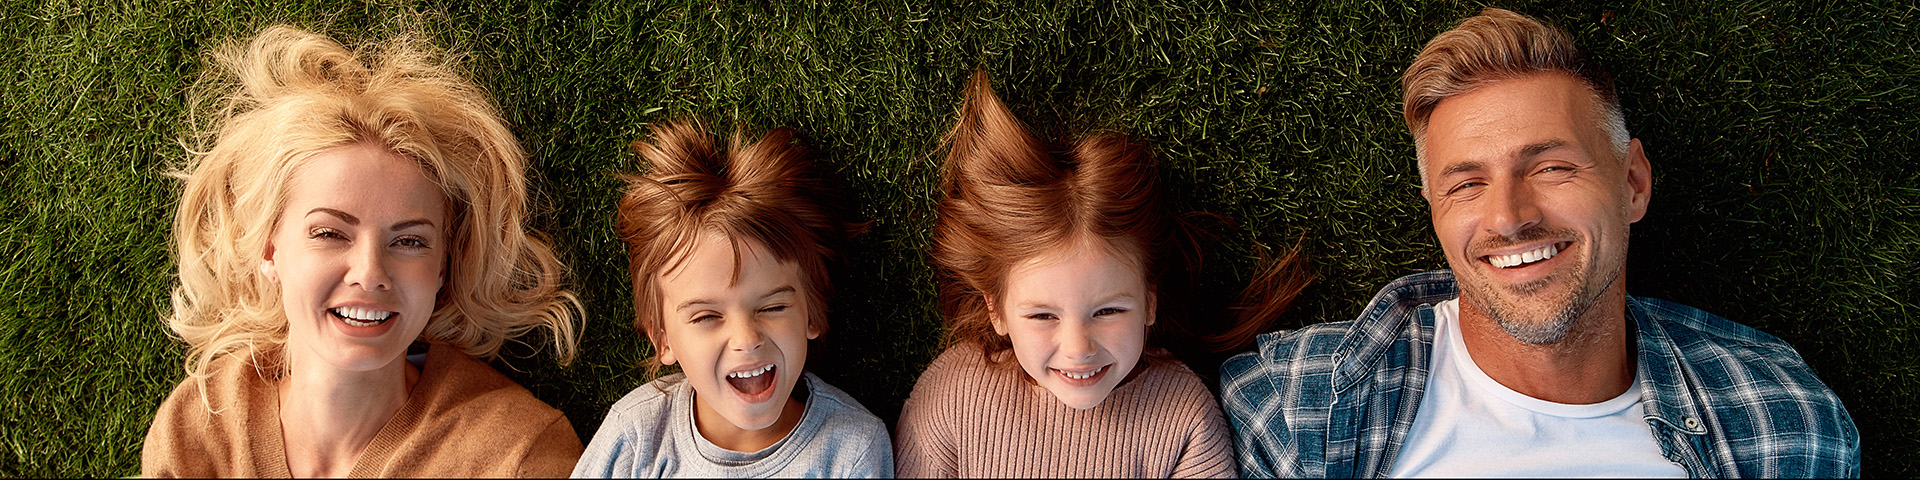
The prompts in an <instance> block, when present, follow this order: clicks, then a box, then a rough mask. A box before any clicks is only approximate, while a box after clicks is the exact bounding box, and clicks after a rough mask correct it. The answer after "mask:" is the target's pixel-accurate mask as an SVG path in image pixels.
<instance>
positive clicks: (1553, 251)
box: [1487, 243, 1560, 268]
mask: <svg viewBox="0 0 1920 480" xmlns="http://www.w3.org/2000/svg"><path fill="white" fill-rule="evenodd" d="M1559 253H1560V244H1558V243H1550V244H1547V245H1546V246H1544V247H1540V248H1536V249H1533V250H1529V251H1525V252H1520V253H1515V254H1512V255H1488V256H1487V263H1491V264H1493V266H1495V267H1500V268H1510V267H1513V266H1516V265H1522V264H1528V263H1533V262H1538V261H1541V260H1546V259H1549V258H1553V256H1554V255H1558V254H1559Z"/></svg>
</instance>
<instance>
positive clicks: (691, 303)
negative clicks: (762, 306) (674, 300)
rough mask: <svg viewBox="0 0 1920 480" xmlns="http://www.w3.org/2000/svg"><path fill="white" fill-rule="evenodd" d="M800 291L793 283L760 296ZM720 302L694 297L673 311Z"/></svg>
mask: <svg viewBox="0 0 1920 480" xmlns="http://www.w3.org/2000/svg"><path fill="white" fill-rule="evenodd" d="M799 291H800V289H798V288H794V287H793V286H792V285H786V286H782V287H780V288H776V289H773V291H771V292H767V294H766V295H761V296H760V298H761V299H763V300H764V299H767V298H769V297H772V296H774V295H779V294H782V293H797V292H799ZM719 303H720V302H719V301H718V300H709V299H705V298H696V299H693V300H687V301H685V302H681V303H680V306H677V307H673V311H676V312H677V311H681V310H686V309H687V307H692V306H696V305H715V304H719Z"/></svg>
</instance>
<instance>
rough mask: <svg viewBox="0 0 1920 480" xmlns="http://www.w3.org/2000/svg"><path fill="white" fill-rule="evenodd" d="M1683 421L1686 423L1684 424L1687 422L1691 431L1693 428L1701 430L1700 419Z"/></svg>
mask: <svg viewBox="0 0 1920 480" xmlns="http://www.w3.org/2000/svg"><path fill="white" fill-rule="evenodd" d="M1683 421H1684V422H1686V424H1687V428H1689V429H1693V428H1700V419H1698V418H1693V417H1687V418H1686V419H1685V420H1683Z"/></svg>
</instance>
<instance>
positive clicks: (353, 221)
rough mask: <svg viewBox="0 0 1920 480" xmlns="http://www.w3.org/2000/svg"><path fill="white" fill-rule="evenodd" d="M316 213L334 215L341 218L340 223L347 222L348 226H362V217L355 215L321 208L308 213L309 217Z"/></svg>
mask: <svg viewBox="0 0 1920 480" xmlns="http://www.w3.org/2000/svg"><path fill="white" fill-rule="evenodd" d="M315 213H325V214H328V215H333V216H335V217H340V221H343V222H347V225H356V226H357V225H360V217H356V216H353V214H350V213H347V212H342V211H339V210H334V209H331V208H327V207H320V208H315V209H313V210H308V211H307V215H309V216H311V215H313V214H315Z"/></svg>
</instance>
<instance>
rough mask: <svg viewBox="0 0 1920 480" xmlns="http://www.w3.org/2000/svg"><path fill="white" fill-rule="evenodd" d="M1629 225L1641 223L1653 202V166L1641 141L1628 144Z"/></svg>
mask: <svg viewBox="0 0 1920 480" xmlns="http://www.w3.org/2000/svg"><path fill="white" fill-rule="evenodd" d="M1625 161H1626V167H1627V168H1626V170H1627V189H1628V193H1629V195H1631V197H1629V198H1628V199H1627V223H1634V222H1638V221H1640V219H1641V218H1642V217H1645V216H1647V204H1648V203H1649V202H1651V201H1652V200H1653V165H1652V164H1650V163H1648V162H1647V153H1646V151H1645V150H1643V149H1642V148H1641V145H1640V139H1638V138H1636V139H1633V140H1631V141H1628V142H1627V158H1626V159H1625Z"/></svg>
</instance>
